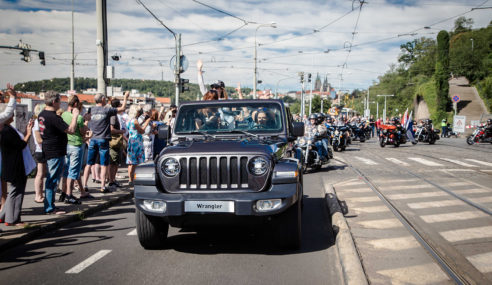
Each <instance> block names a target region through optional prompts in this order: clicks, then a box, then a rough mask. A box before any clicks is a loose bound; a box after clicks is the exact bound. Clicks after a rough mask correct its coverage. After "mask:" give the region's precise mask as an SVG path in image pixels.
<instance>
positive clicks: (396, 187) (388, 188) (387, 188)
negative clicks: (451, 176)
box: [383, 184, 435, 191]
mask: <svg viewBox="0 0 492 285" xmlns="http://www.w3.org/2000/svg"><path fill="white" fill-rule="evenodd" d="M433 187H435V186H433V185H430V184H414V185H394V186H393V185H391V186H384V188H383V189H384V191H395V190H405V189H410V190H414V189H425V188H433Z"/></svg>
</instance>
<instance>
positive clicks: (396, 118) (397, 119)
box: [391, 117, 400, 124]
mask: <svg viewBox="0 0 492 285" xmlns="http://www.w3.org/2000/svg"><path fill="white" fill-rule="evenodd" d="M391 121H392V122H393V123H394V124H399V123H400V118H398V117H393V119H391Z"/></svg>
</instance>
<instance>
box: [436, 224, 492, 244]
mask: <svg viewBox="0 0 492 285" xmlns="http://www.w3.org/2000/svg"><path fill="white" fill-rule="evenodd" d="M439 234H441V236H442V237H444V238H445V239H447V240H448V241H450V242H457V241H465V240H471V239H480V238H492V226H486V227H476V228H466V229H459V230H452V231H445V232H440V233H439Z"/></svg>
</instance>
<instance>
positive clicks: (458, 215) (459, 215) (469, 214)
mask: <svg viewBox="0 0 492 285" xmlns="http://www.w3.org/2000/svg"><path fill="white" fill-rule="evenodd" d="M420 217H421V218H422V220H424V221H425V222H426V223H429V224H431V223H440V222H449V221H462V220H471V219H477V218H483V217H488V215H487V214H485V213H483V212H479V211H463V212H454V213H446V214H436V215H423V216H420Z"/></svg>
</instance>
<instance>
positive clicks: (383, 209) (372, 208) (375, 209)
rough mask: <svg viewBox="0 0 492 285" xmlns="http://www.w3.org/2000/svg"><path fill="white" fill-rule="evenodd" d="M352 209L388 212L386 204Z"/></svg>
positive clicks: (368, 211)
mask: <svg viewBox="0 0 492 285" xmlns="http://www.w3.org/2000/svg"><path fill="white" fill-rule="evenodd" d="M354 210H355V211H357V212H362V213H382V212H389V209H388V208H387V207H386V206H371V207H357V208H355V209H354Z"/></svg>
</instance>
